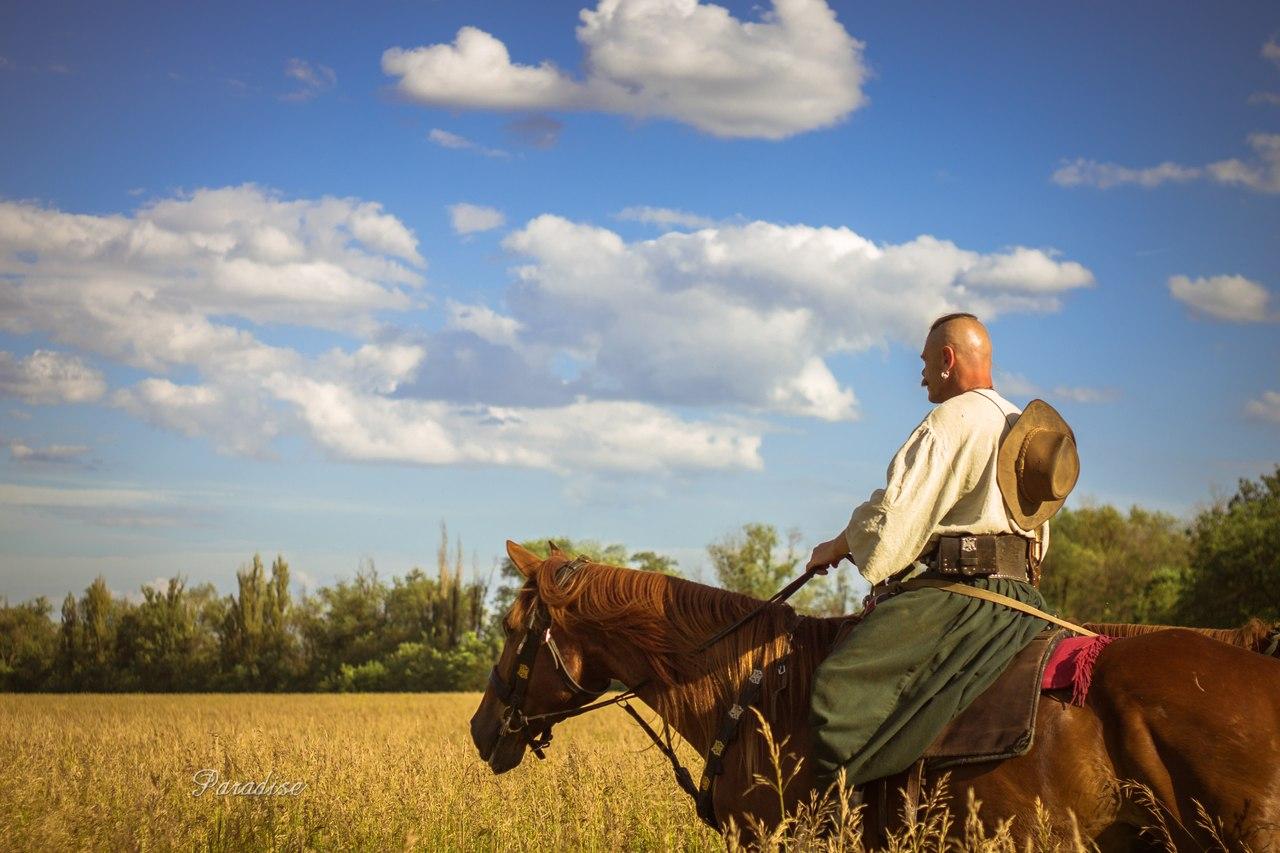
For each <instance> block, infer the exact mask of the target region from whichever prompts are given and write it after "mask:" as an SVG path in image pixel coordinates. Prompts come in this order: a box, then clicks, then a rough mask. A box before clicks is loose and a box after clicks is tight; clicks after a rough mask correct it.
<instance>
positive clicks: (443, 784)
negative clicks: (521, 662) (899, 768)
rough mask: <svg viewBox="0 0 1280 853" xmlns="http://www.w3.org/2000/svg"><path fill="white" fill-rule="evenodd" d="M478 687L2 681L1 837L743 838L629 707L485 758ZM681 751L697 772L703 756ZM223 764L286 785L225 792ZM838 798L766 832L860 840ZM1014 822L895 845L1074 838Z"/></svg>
mask: <svg viewBox="0 0 1280 853" xmlns="http://www.w3.org/2000/svg"><path fill="white" fill-rule="evenodd" d="M478 701H479V694H476V693H453V694H295V695H262V694H257V695H254V694H201V695H136V694H134V695H92V694H75V695H13V694H8V695H0V769H2V770H3V772H0V850H6V851H8V850H40V851H44V850H111V851H117V850H174V849H177V850H202V851H204V850H208V851H224V850H234V851H241V850H431V851H436V850H442V851H451V850H468V851H469V850H537V851H545V850H588V851H591V850H691V851H698V850H725V849H726V848H728V849H729V850H730V851H732V850H735V849H736V848H737V847H738V846H739V845H738V844H737V839H736V837H735V836H734V835H733V834H732V833H731V834H730V835H729V836H728V837H721V836H719V835H717V834H716V833H713V832H711V831H710V830H708V829H706V828H705V827H703V826H702V825H701V824H700V823H699V822H698V821H697V819H696V818H695V816H694V813H693V809H692V806H691V804H690V803H689V802H688V801H687V799H686V798H685V795H684V794H683V793H682V792H680V790H679V789H678V788H677V787H676V784H675V782H674V780H673V779H672V778H671V772H670V767H669V765H668V764H667V763H666V760H665V759H664V758H663V757H662V756H661V755H660V754H659V753H657V752H656V751H655V750H653V749H652V748H651V747H650V745H649V742H648V740H647V739H646V738H645V736H644V735H643V734H642V733H641V732H640V731H639V729H638V728H636V727H635V726H634V725H633V724H631V722H630V721H629V720H628V719H627V718H626V717H625V715H624V714H623V713H622V712H621V711H618V710H616V709H607V710H604V711H601V712H599V713H596V714H590V715H587V716H585V717H580V718H576V719H572V720H569V721H567V722H564V723H562V724H560V725H559V726H558V727H557V730H556V742H555V744H554V745H553V747H552V749H551V750H550V751H549V753H548V758H547V760H546V761H543V762H539V761H537V760H535V759H534V758H533V757H532V756H529V757H528V758H526V760H525V763H524V764H522V765H521V766H520V767H518V768H516V769H515V770H513V771H511V772H510V773H508V774H506V775H504V776H501V777H496V776H494V775H493V774H492V773H491V772H490V771H489V769H488V767H487V766H486V765H484V764H483V763H482V762H481V761H480V760H479V758H478V757H477V756H476V754H475V751H474V749H473V747H472V745H471V742H470V737H469V735H468V730H467V721H468V719H469V718H470V715H471V713H472V711H473V710H474V708H475V706H476V705H477V703H478ZM684 758H685V759H686V763H689V764H691V766H692V767H693V768H694V769H695V772H696V770H697V768H698V767H699V766H700V765H698V764H697V757H696V756H694V755H692V754H688V753H686V755H685V756H684ZM215 773H216V778H215V777H214V774H215ZM220 783H237V784H243V783H264V784H268V785H270V784H274V785H275V786H276V790H289V791H294V789H295V788H297V790H296V792H294V793H288V794H283V795H274V796H242V795H234V794H230V793H224V794H219V793H218V788H217V786H218V784H220ZM202 789H203V790H202ZM197 791H200V793H199V795H198V796H197V795H196V792H197ZM845 805H846V806H847V803H846V804H845ZM833 808H834V812H830V811H828V812H827V813H826V814H825V816H822V815H810V816H809V819H807V820H806V819H804V818H803V817H802V818H801V819H798V820H795V821H793V822H792V823H791V824H790V825H789V827H787V828H786V832H785V834H780V835H778V836H775V837H774V838H772V839H768V841H767V843H766V844H765V845H764V846H765V847H766V848H768V849H774V850H776V849H779V848H782V847H786V848H790V849H803V850H828V851H853V853H856V852H857V851H861V850H862V840H861V837H860V827H859V825H858V819H857V812H856V810H853V811H852V812H850V811H847V810H845V809H842V808H841V806H840V804H839V803H836V804H834V806H833ZM833 817H834V819H833ZM953 820H954V821H955V824H956V825H958V828H960V829H962V830H965V829H967V831H964V832H961V836H962V840H961V841H960V842H959V843H957V842H956V841H955V840H954V839H953V840H952V841H950V842H948V841H946V840H944V836H945V835H946V834H947V832H948V827H949V826H952V821H953ZM820 826H821V827H826V829H823V830H819V827H820ZM1020 829H1021V831H1020V832H1018V833H1016V834H1015V833H1011V832H1010V831H1009V830H1010V827H1004V828H1002V829H998V830H997V831H996V832H994V833H993V834H988V833H987V832H986V831H984V830H983V829H982V828H981V827H979V826H978V825H977V822H976V820H975V818H974V814H973V811H972V804H971V809H970V813H969V814H968V815H965V816H958V817H956V818H954V819H953V818H952V816H951V815H948V814H946V813H945V812H941V811H940V810H937V809H931V810H927V811H926V813H924V814H923V815H922V816H921V820H920V821H918V822H916V823H915V824H914V825H913V826H912V827H911V828H910V829H909V831H907V832H904V833H902V834H900V835H899V836H896V837H895V838H893V839H891V842H890V845H889V850H890V851H891V853H907V851H921V853H923V851H941V850H955V849H962V850H975V851H1002V853H1012V851H1015V850H1017V851H1021V850H1050V849H1053V850H1072V851H1074V850H1083V849H1084V847H1083V846H1082V845H1080V843H1079V841H1078V840H1077V839H1073V838H1065V839H1064V838H1053V837H1051V836H1050V835H1049V834H1048V830H1047V824H1046V823H1044V821H1043V816H1042V821H1041V825H1040V826H1028V827H1022V828H1020ZM832 830H834V832H832ZM818 832H823V833H826V834H825V836H824V837H821V838H819V837H817V835H816V833H818Z"/></svg>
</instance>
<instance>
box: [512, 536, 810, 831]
mask: <svg viewBox="0 0 1280 853" xmlns="http://www.w3.org/2000/svg"><path fill="white" fill-rule="evenodd" d="M589 562H590V560H589V559H588V558H586V557H584V556H578V557H575V558H573V559H572V560H570V561H569V562H567V563H565V564H564V565H562V566H561V567H560V568H559V569H557V570H556V582H557V583H560V582H563V581H564V580H565V579H566V578H568V577H571V576H572V575H573V574H574V573H576V572H577V571H578V570H579V569H581V568H582V567H583V566H584V565H586V564H587V563H589ZM812 577H813V573H812V572H808V571H806V572H804V573H803V574H801V575H800V576H799V577H797V578H795V579H794V580H793V581H791V583H789V584H787V585H786V586H785V587H783V588H782V589H780V590H778V591H777V592H776V593H774V595H773V596H772V597H770V598H768V599H767V600H765V601H762V602H760V603H759V604H758V605H757V606H756V607H755V608H754V609H752V610H751V611H750V612H749V613H747V614H746V615H744V616H742V617H740V618H739V619H737V620H736V621H734V622H732V623H730V624H729V625H726V626H725V627H723V628H721V629H720V630H719V631H716V632H715V633H714V634H712V635H711V636H710V637H708V638H707V639H705V640H703V641H702V642H701V643H699V644H698V646H697V648H695V649H694V652H695V653H700V652H704V651H706V650H707V649H708V648H710V647H711V646H712V645H714V644H716V643H718V642H719V641H720V640H723V639H724V638H725V637H727V636H729V635H730V634H732V633H734V632H735V631H737V630H738V629H739V628H741V627H742V626H743V625H746V624H747V623H748V622H750V621H751V620H753V619H755V618H756V617H757V616H759V615H760V614H761V613H763V612H764V611H765V610H767V609H768V608H769V607H771V606H773V605H775V604H781V603H783V602H785V601H786V600H787V599H788V598H790V597H791V596H792V595H793V594H794V593H795V592H796V590H798V589H800V587H802V586H804V585H805V583H806V582H808V580H809V579H810V578H812ZM535 600H536V601H537V604H536V605H535V606H534V608H533V610H532V612H531V613H530V614H529V622H528V624H527V625H526V626H525V627H526V630H525V635H524V637H523V638H521V640H520V645H519V646H517V647H516V659H515V662H514V664H513V665H512V672H511V676H510V677H509V678H508V679H507V680H503V678H502V676H501V675H499V674H498V667H497V666H496V665H495V666H494V667H493V670H492V671H491V672H490V673H489V684H490V685H492V686H493V688H494V691H495V694H496V695H497V697H498V699H499V700H500V701H501V702H502V704H503V710H502V715H501V728H500V729H499V731H498V735H499V737H504V736H507V735H513V734H520V735H522V736H523V737H524V740H525V743H526V744H527V745H528V746H529V749H530V750H531V751H532V752H533V754H534V755H536V756H538V758H539V759H545V758H546V753H545V750H546V748H547V747H548V746H549V745H550V744H551V727H552V726H553V725H554V724H556V723H558V722H560V721H561V720H565V719H568V718H570V717H576V716H579V715H581V714H585V713H587V712H589V711H594V710H596V709H598V708H606V707H608V706H610V705H619V706H621V707H622V709H623V710H624V711H626V712H627V713H628V714H630V715H631V718H632V719H634V720H635V721H636V723H637V724H639V726H640V728H642V729H643V730H644V732H645V734H647V735H649V738H650V739H651V740H652V741H653V743H654V745H655V746H657V747H658V749H659V750H661V751H662V753H663V755H665V756H666V757H667V760H668V761H670V762H671V767H672V770H673V771H674V772H675V775H676V782H677V783H678V784H679V785H680V787H681V788H682V789H683V790H684V792H685V793H687V794H688V795H689V796H691V797H692V798H693V801H694V804H695V806H696V807H697V812H698V816H699V817H700V818H702V820H703V822H705V823H706V824H707V825H708V826H710V827H711V828H712V829H715V830H717V831H719V828H720V827H719V823H718V822H717V820H716V816H715V807H714V805H713V803H712V796H711V794H712V791H711V786H712V784H713V783H714V781H715V778H716V777H717V776H719V775H720V774H721V773H723V772H724V753H725V749H726V748H727V747H728V745H729V744H730V743H732V742H733V741H734V740H735V739H736V738H737V735H738V726H739V723H740V721H741V719H742V717H743V715H744V714H743V712H744V711H745V709H747V708H750V707H752V706H753V705H754V704H755V703H756V702H757V701H758V700H759V698H760V695H761V692H762V690H763V683H764V661H763V659H762V658H760V657H759V656H757V659H756V661H755V663H753V665H752V669H751V673H750V675H749V676H748V678H747V681H746V683H745V684H743V685H742V687H741V690H740V691H739V693H738V696H737V699H736V701H735V702H734V703H733V705H732V706H731V707H730V708H729V709H727V710H726V712H725V716H724V718H723V720H722V721H721V724H720V727H719V729H718V731H717V734H716V740H715V742H714V743H713V744H712V747H711V753H710V754H709V755H708V756H706V763H705V765H704V767H703V771H702V778H701V780H700V782H699V783H698V784H694V781H693V777H692V776H691V775H690V774H689V771H688V769H686V768H685V767H684V765H682V764H681V763H680V759H679V758H678V757H677V756H676V752H675V747H674V746H673V745H672V742H671V737H670V734H669V733H668V734H667V736H666V737H665V738H664V737H660V736H659V735H658V733H657V732H655V731H654V730H653V727H652V726H650V725H649V723H648V722H646V721H645V719H644V717H642V716H641V715H640V712H639V711H637V710H636V709H635V708H634V707H633V706H632V705H631V704H630V703H629V702H628V701H627V700H629V699H635V698H637V697H638V696H639V693H638V692H637V691H639V690H640V688H642V687H644V686H645V685H646V684H648V682H649V679H647V678H646V679H643V680H641V681H639V682H637V683H636V684H635V686H634V687H630V688H628V689H627V690H624V691H623V692H621V693H619V694H618V695H617V696H614V697H612V698H611V699H603V700H602V699H600V697H601V696H602V695H604V693H605V692H606V691H607V690H608V689H609V684H605V685H604V686H603V687H601V688H600V689H598V690H592V689H588V688H586V687H583V686H582V685H581V684H579V683H578V681H577V679H575V678H574V677H573V675H571V674H570V673H569V668H568V667H567V666H566V665H565V660H564V655H562V654H561V653H560V648H559V647H558V646H557V645H556V641H555V638H554V637H552V636H551V626H552V620H551V613H550V611H549V610H548V609H547V605H546V604H545V603H544V602H543V601H542V598H541V597H540V596H537V594H536V591H535ZM794 632H795V617H794V614H793V619H792V624H791V628H790V629H789V631H788V633H787V651H786V652H785V653H784V654H783V656H782V657H781V658H780V659H779V660H777V661H774V663H773V665H772V666H773V668H775V669H776V675H777V679H778V680H779V682H781V683H785V680H786V673H787V663H786V661H787V658H788V657H789V655H790V652H791V635H792V634H793V633H794ZM543 646H546V648H547V650H548V651H549V652H550V653H551V660H552V663H553V665H554V666H555V669H556V672H558V673H559V674H560V678H561V680H562V681H563V682H564V684H565V686H566V687H568V688H569V691H570V692H571V693H572V694H573V695H574V696H575V698H577V697H586V700H585V702H584V704H582V705H579V706H576V707H572V708H567V709H565V710H563V711H549V712H547V713H544V714H533V715H529V714H526V713H525V712H524V700H525V696H526V694H527V693H528V689H529V680H530V678H532V676H533V663H534V659H535V658H536V657H537V656H538V650H539V649H541V648H542V647H543ZM597 700H598V701H597ZM540 725H545V728H542V729H541V730H540V731H538V732H537V733H536V734H535V727H536V726H540Z"/></svg>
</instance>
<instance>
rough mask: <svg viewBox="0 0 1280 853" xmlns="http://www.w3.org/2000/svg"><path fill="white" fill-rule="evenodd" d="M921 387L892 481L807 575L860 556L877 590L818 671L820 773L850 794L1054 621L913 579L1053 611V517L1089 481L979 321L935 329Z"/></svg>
mask: <svg viewBox="0 0 1280 853" xmlns="http://www.w3.org/2000/svg"><path fill="white" fill-rule="evenodd" d="M920 357H921V359H922V360H923V361H924V367H923V369H922V370H921V376H922V379H921V383H920V384H921V385H923V386H925V387H926V388H928V391H929V402H931V403H936V404H938V405H937V406H936V407H935V408H934V409H933V410H932V411H931V412H930V413H929V415H928V416H927V417H926V418H925V419H924V420H923V421H921V423H920V425H919V426H918V427H916V429H915V431H914V432H913V433H912V434H911V436H910V437H909V438H908V439H907V441H906V443H905V444H904V445H903V446H902V448H901V449H900V450H899V451H898V453H897V455H895V456H894V458H893V461H892V462H891V463H890V465H889V470H888V482H887V483H886V484H885V487H884V488H883V489H877V490H876V491H875V492H873V493H872V495H871V497H870V499H868V500H867V501H866V502H865V503H863V504H862V505H861V506H859V507H858V508H857V509H855V510H854V512H853V516H852V517H851V518H850V519H849V524H848V525H847V526H846V527H845V529H844V530H843V531H841V532H840V534H839V535H837V536H836V537H834V538H833V539H830V540H829V541H826V542H823V543H821V544H819V545H818V546H817V547H815V548H814V549H813V555H812V556H811V557H810V559H809V563H808V567H807V568H808V569H809V570H810V571H814V572H819V573H825V572H826V570H827V569H828V568H831V567H834V566H836V565H838V564H839V563H840V561H841V560H843V559H845V558H846V557H847V558H850V559H851V560H852V561H853V563H854V564H855V565H856V566H857V567H858V570H859V571H860V572H861V573H862V575H863V577H865V578H866V579H867V581H868V582H870V583H871V584H872V595H871V597H870V599H869V602H868V608H867V610H866V611H865V612H864V615H863V618H862V619H861V621H860V622H859V623H858V624H857V625H856V627H854V628H853V630H852V631H851V632H850V633H849V635H848V636H846V637H845V639H844V640H843V642H842V643H841V645H839V646H838V647H837V648H835V649H834V650H833V651H832V652H831V654H830V655H829V656H828V657H827V658H826V660H825V661H823V663H822V664H821V666H820V667H819V669H818V671H817V674H816V676H815V681H814V689H813V694H812V698H811V723H812V725H813V727H814V730H815V735H814V755H813V760H814V762H815V770H816V771H817V773H818V775H819V778H820V779H822V780H823V781H826V782H831V781H833V780H834V778H835V776H836V774H837V772H838V771H839V770H840V768H842V767H843V768H844V769H845V770H846V774H847V782H848V783H849V784H850V785H855V786H857V785H862V784H864V783H866V782H869V781H871V780H873V779H880V778H883V777H886V776H890V775H892V774H895V773H898V772H901V771H903V770H905V769H906V768H907V767H909V766H910V765H911V764H912V762H914V761H915V760H916V759H917V758H918V757H919V756H920V755H921V754H922V753H923V752H924V751H925V749H926V748H927V747H928V746H929V744H930V743H931V742H932V740H933V739H934V737H935V736H936V735H937V734H938V733H939V732H940V731H941V730H942V728H943V727H944V726H945V725H946V724H947V723H948V722H949V721H950V720H951V719H952V718H954V717H955V716H956V715H957V714H959V712H961V711H963V710H964V709H965V708H966V707H967V706H968V705H969V703H970V702H971V701H972V700H973V699H975V698H976V697H977V696H978V695H979V694H981V693H982V691H983V690H985V689H986V688H987V687H988V686H989V685H990V684H991V683H992V682H993V681H994V680H995V679H996V677H997V676H998V675H999V674H1000V673H1001V672H1002V671H1003V670H1004V668H1005V667H1006V665H1007V664H1008V663H1009V662H1010V661H1011V660H1012V659H1013V657H1014V656H1015V655H1016V654H1017V653H1018V652H1019V651H1021V650H1022V649H1023V648H1024V647H1025V646H1026V645H1027V644H1028V643H1030V642H1031V641H1032V639H1034V638H1035V636H1036V635H1037V634H1039V633H1040V632H1041V631H1043V630H1045V629H1046V628H1047V627H1049V625H1048V623H1046V622H1045V621H1043V620H1041V619H1038V618H1036V617H1034V616H1031V615H1028V614H1026V613H1022V612H1018V611H1017V610H1014V609H1012V608H1010V607H1009V606H1007V605H1006V604H1000V603H996V602H992V601H987V600H981V599H978V598H974V597H969V596H966V595H959V594H955V593H953V592H949V591H945V590H942V589H936V588H916V589H911V590H909V591H900V590H899V588H898V587H897V582H898V581H901V580H902V579H904V578H905V577H907V576H912V577H923V578H941V579H945V580H947V581H959V582H963V583H964V584H966V585H967V586H969V587H971V588H976V589H978V590H986V591H989V592H993V593H997V594H999V595H1003V596H1006V597H1008V598H1012V599H1015V600H1016V601H1019V602H1023V603H1025V604H1027V605H1030V606H1032V607H1034V608H1037V609H1040V610H1043V609H1044V607H1045V604H1044V600H1043V599H1042V598H1041V596H1040V593H1039V591H1038V590H1037V589H1036V586H1035V584H1036V583H1037V582H1038V580H1039V577H1038V574H1039V565H1040V562H1041V561H1042V560H1043V558H1044V555H1045V551H1046V549H1047V547H1048V541H1049V525H1048V518H1049V517H1050V516H1052V515H1053V514H1054V513H1055V512H1057V510H1058V509H1059V508H1060V507H1061V506H1062V502H1063V500H1064V499H1065V498H1066V495H1067V493H1068V492H1069V491H1070V490H1071V488H1072V486H1074V485H1075V480H1076V476H1077V474H1078V472H1079V461H1078V459H1077V456H1076V449H1075V440H1074V436H1073V434H1072V432H1071V430H1070V428H1069V427H1067V425H1066V424H1065V423H1064V422H1063V421H1062V419H1061V418H1060V417H1059V416H1058V414H1057V412H1055V411H1054V410H1053V409H1052V408H1051V407H1049V406H1048V405H1047V404H1045V403H1043V402H1041V401H1038V400H1037V401H1034V402H1033V403H1032V404H1031V405H1030V406H1028V407H1027V411H1026V412H1024V413H1020V412H1019V410H1018V409H1017V407H1015V406H1014V405H1013V404H1012V403H1010V402H1009V401H1008V400H1006V399H1004V398H1003V397H1001V396H1000V395H999V394H998V393H996V391H995V389H994V388H993V386H992V381H991V339H990V337H989V336H988V334H987V330H986V328H985V327H984V326H983V325H982V323H980V322H979V321H978V319H977V318H976V317H975V316H974V315H972V314H948V315H947V316H945V317H942V318H940V319H938V320H937V321H936V322H934V324H933V326H932V327H931V328H930V330H929V335H928V338H927V339H926V341H925V345H924V351H923V352H922V353H921V355H920Z"/></svg>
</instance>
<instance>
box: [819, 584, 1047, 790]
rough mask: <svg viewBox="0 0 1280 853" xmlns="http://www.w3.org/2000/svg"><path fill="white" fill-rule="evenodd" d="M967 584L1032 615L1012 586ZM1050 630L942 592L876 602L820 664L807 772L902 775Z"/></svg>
mask: <svg viewBox="0 0 1280 853" xmlns="http://www.w3.org/2000/svg"><path fill="white" fill-rule="evenodd" d="M968 583H970V584H972V585H973V586H976V587H981V588H983V589H989V590H991V591H992V592H998V593H1000V594H1001V595H1006V596H1009V597H1010V598H1016V599H1018V600H1019V601H1023V602H1026V603H1027V604H1031V605H1033V606H1035V607H1038V608H1040V609H1042V610H1043V609H1045V603H1044V599H1043V598H1041V597H1040V592H1039V590H1037V589H1036V588H1035V587H1033V586H1031V585H1030V584H1027V583H1022V582H1020V581H1012V580H1007V579H1004V578H1000V579H985V578H984V579H980V580H974V581H969V582H968ZM1049 627H1050V625H1049V623H1047V622H1045V621H1044V620H1041V619H1037V618H1035V617H1034V616H1029V615H1027V614H1025V613H1019V612H1018V611H1016V610H1012V609H1010V608H1008V607H1005V606H1003V605H1000V604H996V603H994V602H989V601H980V600H978V599H974V598H969V597H967V596H963V595H957V594H955V593H951V592H946V591H944V590H940V589H919V590H914V591H912V592H903V593H900V594H898V595H895V596H893V597H892V598H889V599H887V600H885V601H882V602H880V604H879V605H877V606H876V608H875V609H874V610H872V611H871V613H870V614H868V615H867V617H866V618H865V619H863V620H862V622H861V623H859V624H858V625H856V626H855V627H854V628H853V629H852V630H851V631H850V632H849V634H848V635H847V636H846V637H845V638H844V640H843V641H842V642H841V643H840V645H839V646H837V647H836V648H834V649H832V651H831V653H830V654H829V655H828V656H827V658H826V659H825V660H824V661H823V662H822V663H821V664H820V665H819V667H818V671H817V673H816V674H815V677H814V685H813V695H812V698H811V702H810V710H811V720H810V722H811V723H812V725H813V728H814V734H815V738H814V756H813V760H814V766H815V770H816V772H817V773H818V776H819V780H820V781H821V782H822V783H824V784H829V783H830V782H832V781H834V780H835V776H836V773H837V772H838V771H839V770H840V768H841V767H844V768H845V770H846V773H847V781H848V782H849V784H852V785H861V784H863V783H865V782H869V781H871V780H872V779H879V778H881V777H883V776H889V775H892V774H894V773H898V772H901V771H903V770H905V769H907V768H908V767H910V766H911V764H912V762H914V761H915V760H916V759H917V758H919V757H920V756H921V754H923V753H924V751H925V749H926V748H927V747H928V746H929V744H930V743H932V742H933V740H934V738H936V737H937V736H938V734H940V733H941V731H942V729H943V728H944V727H945V726H946V725H947V723H949V722H950V721H951V720H952V719H954V718H955V717H956V716H957V715H959V713H960V712H961V711H963V710H964V709H965V708H967V707H968V706H969V703H970V702H972V701H973V700H974V699H976V698H977V697H978V695H979V694H981V693H982V691H983V690H985V689H986V688H987V687H988V686H990V684H991V683H992V682H993V681H995V679H996V677H997V676H998V675H999V674H1000V673H1001V672H1003V671H1004V669H1005V667H1006V666H1007V665H1008V664H1009V662H1010V661H1012V659H1013V657H1014V656H1015V655H1016V654H1017V653H1018V652H1019V651H1021V650H1022V649H1023V648H1024V647H1025V646H1026V645H1027V644H1028V643H1030V642H1031V640H1032V639H1034V638H1035V636H1036V635H1037V634H1039V633H1040V632H1041V631H1043V630H1045V629H1046V628H1049Z"/></svg>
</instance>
